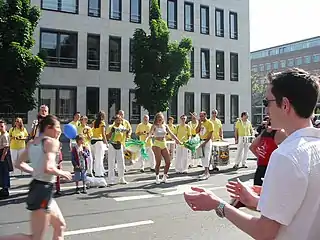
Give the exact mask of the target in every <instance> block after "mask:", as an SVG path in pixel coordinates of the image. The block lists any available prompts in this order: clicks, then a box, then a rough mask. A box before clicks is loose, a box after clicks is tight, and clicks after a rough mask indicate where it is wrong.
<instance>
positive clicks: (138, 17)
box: [130, 0, 142, 24]
mask: <svg viewBox="0 0 320 240" xmlns="http://www.w3.org/2000/svg"><path fill="white" fill-rule="evenodd" d="M132 1H133V0H130V22H131V23H137V24H141V22H142V1H141V0H136V1H139V3H140V7H139V15H138V16H136V17H137V19H138V20H135V19H133V18H132V11H131V10H132Z"/></svg>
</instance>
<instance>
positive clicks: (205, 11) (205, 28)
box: [200, 6, 209, 34]
mask: <svg viewBox="0 0 320 240" xmlns="http://www.w3.org/2000/svg"><path fill="white" fill-rule="evenodd" d="M200 15H201V16H200V33H202V34H209V7H208V6H200Z"/></svg>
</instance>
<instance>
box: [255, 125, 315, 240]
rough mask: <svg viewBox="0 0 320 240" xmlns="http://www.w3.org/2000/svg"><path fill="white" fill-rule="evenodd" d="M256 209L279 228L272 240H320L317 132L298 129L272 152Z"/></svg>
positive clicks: (312, 129)
mask: <svg viewBox="0 0 320 240" xmlns="http://www.w3.org/2000/svg"><path fill="white" fill-rule="evenodd" d="M258 209H259V210H260V211H261V214H262V215H263V216H265V217H267V218H269V219H272V220H274V221H276V222H278V223H280V224H281V227H280V231H279V234H278V236H277V238H276V240H319V239H320V129H316V128H313V127H308V128H304V129H300V130H298V131H296V132H294V133H293V134H291V135H290V136H289V137H288V138H287V139H285V141H283V142H282V144H281V145H280V146H279V148H278V149H277V150H275V151H274V152H273V154H272V155H271V158H270V162H269V165H268V169H267V172H266V176H265V178H264V182H263V190H262V193H261V197H260V201H259V204H258Z"/></svg>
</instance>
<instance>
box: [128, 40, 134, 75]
mask: <svg viewBox="0 0 320 240" xmlns="http://www.w3.org/2000/svg"><path fill="white" fill-rule="evenodd" d="M132 51H133V38H130V39H129V72H130V73H132V72H133V56H132Z"/></svg>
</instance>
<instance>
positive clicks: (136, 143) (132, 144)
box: [126, 139, 149, 160]
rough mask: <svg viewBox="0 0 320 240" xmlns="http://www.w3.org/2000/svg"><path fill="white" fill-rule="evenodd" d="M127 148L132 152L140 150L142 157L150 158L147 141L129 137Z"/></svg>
mask: <svg viewBox="0 0 320 240" xmlns="http://www.w3.org/2000/svg"><path fill="white" fill-rule="evenodd" d="M126 149H127V150H129V151H131V152H137V151H139V150H140V154H141V156H142V158H144V159H145V160H147V159H148V158H149V156H148V154H147V150H146V143H145V142H144V141H140V140H138V139H128V140H127V141H126Z"/></svg>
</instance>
